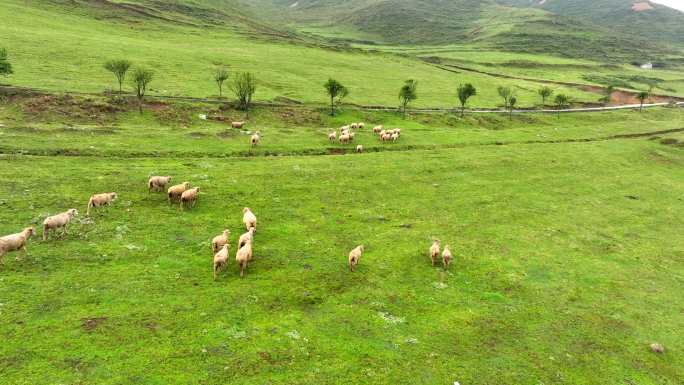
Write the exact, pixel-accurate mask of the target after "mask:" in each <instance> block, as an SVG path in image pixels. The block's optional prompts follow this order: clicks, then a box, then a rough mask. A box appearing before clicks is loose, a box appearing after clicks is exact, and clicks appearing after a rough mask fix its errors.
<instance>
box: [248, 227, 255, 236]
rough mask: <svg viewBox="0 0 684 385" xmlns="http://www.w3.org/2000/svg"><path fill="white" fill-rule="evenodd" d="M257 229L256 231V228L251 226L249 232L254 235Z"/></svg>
mask: <svg viewBox="0 0 684 385" xmlns="http://www.w3.org/2000/svg"><path fill="white" fill-rule="evenodd" d="M255 231H256V229H255V228H254V227H250V228H249V233H250V234H252V235H254V232H255Z"/></svg>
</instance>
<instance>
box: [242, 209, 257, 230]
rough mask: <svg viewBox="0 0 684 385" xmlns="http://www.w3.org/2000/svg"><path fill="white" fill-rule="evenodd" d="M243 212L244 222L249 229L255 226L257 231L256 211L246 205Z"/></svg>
mask: <svg viewBox="0 0 684 385" xmlns="http://www.w3.org/2000/svg"><path fill="white" fill-rule="evenodd" d="M242 213H243V214H242V222H243V223H244V224H245V228H246V229H247V231H249V229H251V228H254V232H256V225H257V218H256V216H255V215H254V213H252V210H251V209H250V208H249V207H245V208H244V209H242Z"/></svg>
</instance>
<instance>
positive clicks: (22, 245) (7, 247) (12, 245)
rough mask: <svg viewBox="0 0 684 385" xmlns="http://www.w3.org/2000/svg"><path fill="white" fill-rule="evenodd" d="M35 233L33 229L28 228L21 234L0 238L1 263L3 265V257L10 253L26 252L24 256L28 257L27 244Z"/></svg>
mask: <svg viewBox="0 0 684 385" xmlns="http://www.w3.org/2000/svg"><path fill="white" fill-rule="evenodd" d="M35 233H36V230H35V229H34V228H33V227H27V228H25V229H24V230H22V231H21V232H20V233H16V234H10V235H5V236H4V237H0V263H2V257H3V256H4V255H5V254H7V253H8V252H10V251H15V250H24V255H28V250H27V249H26V243H27V242H28V239H29V238H30V237H32V236H33V235H34V234H35ZM18 259H19V257H17V260H18Z"/></svg>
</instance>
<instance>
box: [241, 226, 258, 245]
mask: <svg viewBox="0 0 684 385" xmlns="http://www.w3.org/2000/svg"><path fill="white" fill-rule="evenodd" d="M254 230H255V229H254V227H250V228H249V230H247V232H246V233H244V234H242V235H240V239H239V240H238V249H239V248H241V247H242V246H244V245H245V243H247V242H250V243H253V242H254Z"/></svg>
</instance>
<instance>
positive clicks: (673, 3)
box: [652, 0, 684, 11]
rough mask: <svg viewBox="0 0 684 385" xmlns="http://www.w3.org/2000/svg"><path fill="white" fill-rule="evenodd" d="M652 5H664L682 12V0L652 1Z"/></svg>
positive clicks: (683, 9)
mask: <svg viewBox="0 0 684 385" xmlns="http://www.w3.org/2000/svg"><path fill="white" fill-rule="evenodd" d="M652 1H653V2H654V3H659V4H665V5H667V6H668V7H672V8H677V9H679V10H681V11H684V0H652Z"/></svg>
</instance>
